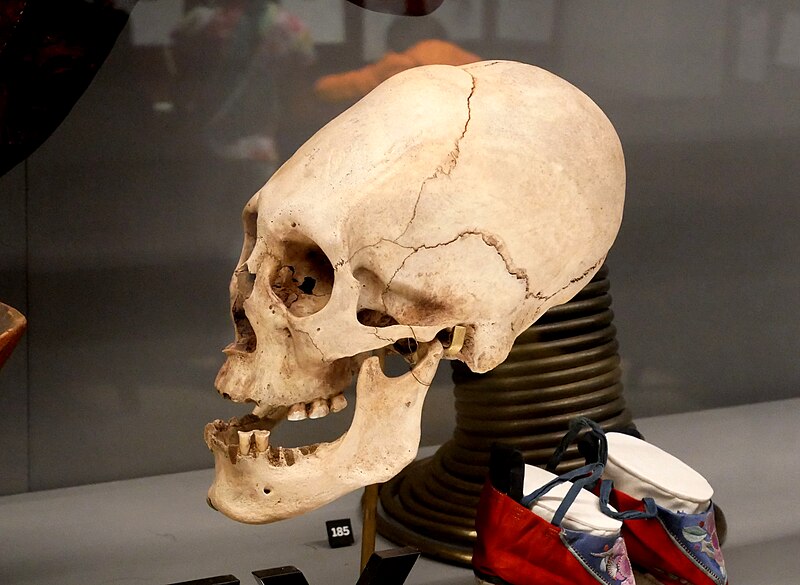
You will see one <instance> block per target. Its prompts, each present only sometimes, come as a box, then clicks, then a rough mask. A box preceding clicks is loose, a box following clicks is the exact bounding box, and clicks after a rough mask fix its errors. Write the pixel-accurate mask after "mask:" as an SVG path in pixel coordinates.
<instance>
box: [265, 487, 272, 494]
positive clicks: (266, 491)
mask: <svg viewBox="0 0 800 585" xmlns="http://www.w3.org/2000/svg"><path fill="white" fill-rule="evenodd" d="M264 493H265V494H266V495H270V494H271V493H272V490H271V489H269V488H264Z"/></svg>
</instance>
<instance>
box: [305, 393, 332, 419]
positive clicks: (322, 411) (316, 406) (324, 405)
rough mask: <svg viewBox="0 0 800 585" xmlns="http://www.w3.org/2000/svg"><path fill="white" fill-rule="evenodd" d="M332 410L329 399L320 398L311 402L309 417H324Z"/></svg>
mask: <svg viewBox="0 0 800 585" xmlns="http://www.w3.org/2000/svg"><path fill="white" fill-rule="evenodd" d="M329 412H330V407H329V406H328V401H327V400H326V399H325V398H319V399H317V400H315V401H314V402H312V403H311V406H310V407H309V409H308V418H322V417H323V416H326V415H327V414H328V413H329Z"/></svg>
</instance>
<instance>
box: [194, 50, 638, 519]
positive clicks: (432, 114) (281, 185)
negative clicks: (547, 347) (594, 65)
mask: <svg viewBox="0 0 800 585" xmlns="http://www.w3.org/2000/svg"><path fill="white" fill-rule="evenodd" d="M624 191H625V169H624V161H623V156H622V150H621V147H620V143H619V139H618V138H617V135H616V133H615V131H614V129H613V127H612V125H611V123H610V122H609V121H608V119H607V118H606V117H605V115H604V114H603V113H602V111H601V110H600V109H599V108H598V107H597V105H595V104H594V102H592V101H591V100H590V99H589V98H588V97H587V96H586V95H584V94H583V93H581V92H580V91H579V90H578V89H576V88H575V87H573V86H572V85H570V84H569V83H567V82H566V81H564V80H562V79H560V78H558V77H556V76H555V75H552V74H551V73H548V72H546V71H544V70H542V69H538V68H536V67H533V66H530V65H524V64H520V63H514V62H508V61H492V62H482V63H475V64H471V65H467V66H464V67H451V66H444V65H433V66H427V67H419V68H415V69H411V70H408V71H405V72H403V73H400V74H398V75H396V76H394V77H392V78H390V79H389V80H387V81H385V82H384V83H383V84H381V85H380V86H379V87H378V88H376V89H375V90H374V91H373V92H371V93H370V94H369V95H367V96H366V97H365V98H363V99H362V100H361V101H360V102H358V103H357V104H355V105H354V106H353V107H351V108H350V109H349V110H347V111H346V112H344V113H343V114H342V115H340V116H339V117H337V118H336V119H334V120H333V121H332V122H330V123H329V124H327V125H326V126H325V127H324V128H322V129H321V130H320V131H319V132H317V134H315V135H314V136H313V137H312V138H311V139H309V140H308V142H306V143H305V144H304V145H303V146H302V147H301V148H300V149H299V150H298V151H297V152H296V153H295V155H294V156H293V157H292V158H291V159H289V161H288V162H286V164H284V165H283V166H282V167H281V168H280V169H279V170H278V171H277V172H276V173H275V175H274V176H273V177H272V178H271V179H270V180H269V182H268V183H267V184H266V185H265V186H264V187H263V188H262V189H261V190H260V191H259V192H258V193H257V194H256V195H255V196H254V197H253V198H252V199H251V200H250V202H249V203H248V204H247V206H246V207H245V210H244V213H243V219H244V229H245V238H244V248H243V251H242V255H241V259H240V261H239V265H238V267H237V268H236V270H235V272H234V274H233V278H232V281H231V299H232V314H233V320H234V324H235V329H236V340H235V342H234V343H232V344H231V345H230V346H229V347H228V348H226V349H225V353H226V354H227V360H226V362H225V364H224V366H223V367H222V369H221V370H220V372H219V375H218V377H217V381H216V385H217V389H218V390H219V392H221V393H223V395H224V396H226V397H229V398H231V399H232V400H234V401H237V402H250V403H254V404H255V407H254V411H253V414H251V415H247V416H246V417H244V418H242V419H232V420H231V421H229V422H223V421H219V420H218V421H215V422H213V423H210V424H209V425H207V426H206V433H205V437H206V442H207V444H208V446H209V448H210V449H211V450H212V452H213V453H214V455H215V461H216V477H215V480H214V483H213V485H212V486H211V488H210V490H209V501H210V503H211V504H212V505H213V506H214V507H215V508H217V509H218V510H220V511H221V512H223V513H225V514H226V515H228V516H230V517H232V518H235V519H237V520H240V521H243V522H249V523H263V522H271V521H274V520H280V519H283V518H287V517H290V516H294V515H297V514H301V513H303V512H306V511H309V510H312V509H314V508H317V507H319V506H321V505H323V504H325V503H327V502H330V501H332V500H333V499H335V498H338V497H340V496H342V495H343V494H345V493H347V492H349V491H352V490H354V489H356V488H358V487H361V486H365V485H368V484H373V483H378V482H383V481H386V480H388V479H390V478H391V477H393V476H394V475H395V474H397V472H398V471H400V470H401V469H402V468H403V467H404V466H405V465H407V464H408V463H409V462H410V461H412V460H413V458H414V457H415V456H416V452H417V448H418V443H419V435H420V415H421V410H422V403H423V400H424V397H425V392H426V390H427V388H428V386H429V385H430V383H431V380H432V378H433V376H434V373H435V371H436V368H437V366H438V364H439V361H440V360H441V359H442V357H443V356H444V357H446V358H450V359H459V360H461V361H463V362H464V363H465V364H466V365H467V366H468V367H469V368H470V369H471V370H473V371H475V372H486V371H488V370H490V369H492V368H493V367H495V366H497V365H498V364H500V363H501V362H502V361H503V360H504V359H505V358H506V357H507V355H508V353H509V351H510V349H511V346H512V344H513V342H514V340H515V338H516V337H517V335H519V334H520V333H521V332H522V331H524V330H525V329H526V328H527V327H529V326H530V325H531V324H532V323H533V322H534V321H535V320H536V319H537V318H538V317H539V316H540V315H542V313H544V312H545V311H546V310H547V309H548V308H549V307H551V306H553V305H557V304H559V303H562V302H565V301H567V300H569V299H570V298H571V297H572V296H573V295H574V294H575V293H576V292H577V291H578V290H580V289H581V288H582V287H583V286H584V285H585V284H586V283H587V282H588V281H589V280H590V279H591V277H592V275H593V274H594V272H595V271H596V270H597V269H598V268H599V267H600V265H601V264H602V263H603V261H604V259H605V256H606V254H607V252H608V249H609V247H610V246H611V243H612V242H613V240H614V238H615V236H616V233H617V230H618V227H619V223H620V220H621V217H622V203H623V198H624ZM460 334H461V335H463V343H462V342H461V341H459V340H458V339H457V338H458V337H460V336H461V335H460ZM464 334H465V335H464ZM454 338H456V339H455V340H454ZM391 350H394V351H397V352H399V353H401V354H404V355H405V357H406V358H407V360H408V361H409V362H410V364H411V370H410V371H409V372H408V373H407V374H405V375H403V376H400V377H387V376H386V375H385V374H384V373H383V372H382V367H381V359H380V354H381V353H382V352H386V351H391ZM354 376H356V377H357V384H356V405H355V413H354V416H353V422H352V424H351V426H350V429H349V430H348V431H347V432H346V433H345V434H344V435H343V436H342V437H340V438H339V439H337V440H335V441H333V442H331V443H322V444H316V445H310V446H306V447H300V448H294V449H288V448H282V447H277V446H274V445H269V430H270V429H272V428H273V426H274V425H275V424H276V423H277V422H278V421H279V420H281V419H285V418H290V419H293V420H297V419H302V418H306V417H308V418H312V419H313V418H318V417H320V416H324V415H326V414H328V413H329V412H331V411H332V412H336V411H338V410H341V408H343V407H344V405H345V402H346V401H345V399H344V396H343V395H342V392H343V390H344V389H345V388H346V387H347V386H348V384H349V383H350V382H351V379H352V378H353V377H354Z"/></svg>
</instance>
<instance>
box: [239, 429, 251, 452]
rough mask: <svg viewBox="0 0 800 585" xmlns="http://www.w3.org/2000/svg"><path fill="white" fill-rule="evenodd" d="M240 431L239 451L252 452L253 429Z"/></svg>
mask: <svg viewBox="0 0 800 585" xmlns="http://www.w3.org/2000/svg"><path fill="white" fill-rule="evenodd" d="M238 433H239V453H240V454H241V455H247V454H248V453H250V440H251V439H252V438H253V431H238Z"/></svg>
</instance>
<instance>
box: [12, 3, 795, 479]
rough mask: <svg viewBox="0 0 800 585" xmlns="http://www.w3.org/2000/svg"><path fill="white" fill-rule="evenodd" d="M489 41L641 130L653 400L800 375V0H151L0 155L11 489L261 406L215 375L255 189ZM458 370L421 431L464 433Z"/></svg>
mask: <svg viewBox="0 0 800 585" xmlns="http://www.w3.org/2000/svg"><path fill="white" fill-rule="evenodd" d="M431 41H436V42H431ZM475 59H513V60H519V61H524V62H527V63H531V64H534V65H538V66H540V67H543V68H545V69H548V70H550V71H552V72H554V73H556V74H557V75H559V76H561V77H563V78H565V79H567V80H568V81H570V82H572V83H573V84H575V85H577V86H578V87H579V88H581V89H582V90H583V91H584V92H586V93H587V94H588V95H589V96H591V97H592V98H593V99H594V100H595V101H596V102H597V103H598V104H599V105H600V107H601V108H602V109H603V110H604V111H605V112H606V113H607V115H608V116H609V118H610V119H611V120H612V122H613V123H614V125H615V126H616V128H617V130H618V132H619V135H620V138H621V140H622V144H623V148H624V150H625V153H626V160H627V169H628V177H629V180H628V191H627V201H626V210H625V218H624V222H623V226H622V230H621V232H620V234H619V237H618V240H617V242H616V244H615V246H614V248H613V251H612V254H611V256H610V257H609V259H608V263H607V264H608V266H609V268H610V271H611V273H610V278H611V282H612V289H611V292H612V294H613V297H614V305H613V308H614V311H615V314H616V318H615V323H616V326H617V328H618V330H619V332H618V339H619V341H620V344H621V349H620V354H621V355H622V358H623V369H624V376H625V377H624V383H625V388H626V398H627V401H628V403H629V406H630V408H631V410H632V411H633V414H634V416H639V417H641V416H652V415H657V414H666V413H672V412H682V411H693V410H700V409H706V408H713V407H720V406H728V405H734V404H743V403H752V402H760V401H767V400H775V399H781V398H788V397H793V396H800V359H798V357H800V317H798V315H799V314H800V295H798V293H797V289H798V286H799V285H800V270H798V268H797V263H796V258H797V257H798V255H799V254H800V230H798V228H797V224H798V218H800V197H798V195H797V192H798V188H800V178H798V172H797V169H798V158H799V155H800V107H798V104H799V103H800V2H797V1H790V0H771V1H769V2H767V1H758V0H709V1H707V2H702V3H698V2H692V1H690V0H647V1H644V2H643V1H639V0H637V1H634V0H624V1H615V2H596V1H592V0H563V1H559V2H556V1H555V0H445V2H444V4H443V5H442V6H441V8H439V9H438V10H436V11H435V12H434V13H433V14H432V15H430V16H426V17H414V18H412V17H398V16H392V15H388V14H379V13H375V12H369V11H365V10H363V9H360V8H358V7H356V6H353V5H351V4H349V3H347V2H346V1H345V0H283V1H281V2H275V1H267V0H230V1H222V0H218V1H216V2H214V1H204V0H203V1H201V0H139V2H138V4H136V6H135V8H133V10H132V12H131V14H130V18H129V21H128V24H127V26H126V28H125V29H124V30H123V32H122V34H121V36H120V38H119V40H118V41H117V43H116V45H115V46H114V48H113V50H112V52H111V54H110V55H109V57H108V59H107V61H106V62H105V64H104V65H103V66H102V68H101V69H100V70H99V72H98V73H97V76H96V78H95V80H94V82H93V83H92V84H91V86H90V87H89V89H88V91H86V93H85V94H84V95H83V96H82V97H81V99H80V100H79V101H78V103H77V105H76V106H75V107H74V109H73V110H72V112H71V113H70V114H69V116H68V117H67V118H66V120H65V121H64V122H63V123H62V124H61V125H60V126H59V127H58V129H57V130H56V131H55V133H54V134H53V135H52V136H51V137H50V138H49V139H48V140H47V141H46V142H45V144H44V145H43V146H42V147H41V148H40V149H38V150H37V151H36V152H35V153H34V154H33V155H32V156H31V157H29V158H28V159H27V160H26V161H25V162H24V163H21V164H19V165H17V166H16V167H15V168H14V169H13V170H12V171H10V172H9V173H8V174H6V175H4V176H3V177H2V178H0V299H2V300H3V301H4V302H6V303H8V304H11V305H14V306H16V307H17V308H18V309H20V310H21V311H22V312H23V313H25V314H26V315H27V317H28V321H29V328H28V331H27V333H26V337H25V338H24V339H23V342H22V343H21V345H20V347H18V348H17V350H16V351H15V353H14V354H13V355H12V356H11V359H10V360H9V362H8V363H7V364H6V366H5V367H4V369H3V370H2V372H0V413H1V414H2V418H3V424H2V425H0V494H9V493H16V492H23V491H28V490H41V489H47V488H54V487H62V486H69V485H78V484H84V483H92V482H98V481H107V480H113V479H122V478H129V477H139V476H145V475H154V474H161V473H168V472H176V471H185V470H191V469H198V468H203V467H210V466H211V465H212V457H211V455H210V454H209V453H208V451H207V449H206V447H205V445H204V443H203V439H202V432H203V426H204V425H205V423H206V422H207V421H209V420H212V419H214V418H226V417H229V416H232V415H241V414H243V413H244V412H246V410H247V409H244V408H241V407H237V405H233V404H231V403H229V402H228V401H225V400H223V399H222V398H221V397H220V396H219V395H218V394H217V393H216V392H215V391H214V388H213V381H214V377H215V375H216V372H217V370H218V369H219V366H220V365H221V363H222V361H223V360H222V357H223V356H222V354H221V352H220V350H221V348H222V347H224V346H225V345H227V344H228V343H229V342H230V341H232V339H233V328H232V325H231V323H230V320H229V311H228V290H227V287H228V281H229V278H230V274H231V272H232V270H233V268H234V266H235V263H236V261H237V258H238V255H239V251H240V248H241V240H242V229H241V224H240V214H241V209H242V207H243V206H244V204H245V203H246V201H247V200H248V199H249V198H250V196H251V195H252V194H253V193H254V192H255V191H256V190H257V189H259V188H260V187H261V185H263V183H264V182H266V180H267V179H268V178H269V176H270V174H271V173H272V172H273V171H274V170H275V169H276V168H277V166H278V165H279V164H280V163H281V162H283V161H284V160H286V159H287V158H288V157H289V156H291V154H292V152H293V151H294V150H295V149H296V148H297V147H298V146H299V145H301V144H302V143H303V142H304V141H305V140H306V139H307V138H308V137H310V136H311V135H312V134H313V133H314V132H315V131H316V130H318V129H319V128H320V127H321V126H322V125H324V124H325V123H326V122H328V121H329V120H330V119H332V118H333V117H334V116H336V115H337V114H338V113H340V112H341V111H343V110H344V109H346V108H347V107H348V106H349V105H350V104H352V103H353V102H354V101H356V100H357V99H358V98H359V97H360V96H361V95H363V94H364V93H365V92H366V91H368V90H369V89H370V88H371V87H374V85H376V84H377V83H378V82H379V81H380V80H382V79H383V78H385V77H387V76H389V75H391V74H393V73H396V72H397V71H400V70H402V69H404V68H407V67H411V66H415V65H419V64H425V63H428V62H452V63H460V62H469V61H470V60H475ZM320 197H324V193H321V194H320ZM449 376H450V368H449V366H448V365H447V364H444V365H443V366H442V367H441V368H440V372H439V375H438V376H437V379H436V382H435V384H434V386H433V387H432V389H431V391H430V393H429V395H428V404H427V405H426V411H425V415H424V420H423V444H438V443H441V442H443V441H445V440H447V439H448V438H449V437H450V435H451V432H452V429H453V426H454V411H453V407H452V396H451V388H452V383H451V382H450V378H449ZM349 411H350V412H351V413H352V409H349ZM348 425H349V419H348V417H347V416H336V417H327V418H326V419H325V420H324V421H315V423H314V424H309V425H302V424H301V425H294V426H292V427H291V428H288V429H285V430H284V432H285V433H286V436H287V439H286V443H288V444H292V443H295V444H302V443H307V442H310V441H317V440H320V439H325V440H329V439H331V438H333V437H335V436H338V434H340V433H341V432H342V431H343V430H344V429H346V428H347V426H348Z"/></svg>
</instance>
